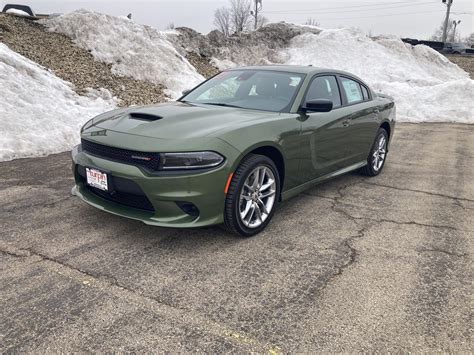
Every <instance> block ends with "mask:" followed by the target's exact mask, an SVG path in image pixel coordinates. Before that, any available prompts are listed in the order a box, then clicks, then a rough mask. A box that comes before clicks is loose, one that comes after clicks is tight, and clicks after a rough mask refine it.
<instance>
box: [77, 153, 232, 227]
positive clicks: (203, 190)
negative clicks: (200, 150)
mask: <svg viewBox="0 0 474 355" xmlns="http://www.w3.org/2000/svg"><path fill="white" fill-rule="evenodd" d="M230 150H231V149H230ZM230 150H229V151H228V152H226V153H227V154H226V161H225V162H224V163H223V164H222V165H221V166H219V167H218V168H215V169H212V170H207V171H196V170H195V171H188V172H176V173H168V172H167V173H157V174H149V173H147V172H145V171H143V170H142V169H140V168H139V167H137V166H133V165H128V164H123V163H120V162H115V161H111V160H107V159H103V158H100V157H96V156H93V155H90V154H88V153H86V152H83V151H82V150H81V148H80V146H77V147H75V148H74V149H73V151H72V161H73V165H72V169H73V174H74V177H75V181H76V185H75V186H74V187H73V188H72V190H71V192H72V194H73V195H75V196H77V197H79V198H80V199H82V200H83V201H84V202H86V203H88V204H89V205H91V206H94V207H96V208H98V209H101V210H103V211H106V212H109V213H113V214H115V215H119V216H122V217H127V218H132V219H136V220H140V221H142V222H144V223H146V224H149V225H155V226H164V227H179V228H186V227H201V226H207V225H213V224H220V223H223V221H224V217H223V211H224V203H225V192H224V190H225V186H226V183H227V179H228V177H229V174H230V173H231V171H232V165H231V164H232V161H233V159H234V158H235V157H236V156H238V154H239V153H238V152H237V151H230ZM229 155H231V157H229ZM229 158H231V159H229ZM86 167H88V168H95V169H98V170H100V171H103V172H106V173H107V174H108V179H109V185H110V187H109V188H110V192H111V193H110V194H109V193H107V194H101V193H98V191H97V190H94V189H93V188H91V187H89V186H88V185H87V184H86V182H85V181H86V179H85V174H84V171H85V168H86ZM123 189H128V190H127V191H126V192H124V191H123ZM116 190H119V191H116ZM130 192H132V194H130ZM120 194H122V195H120ZM104 196H105V198H104ZM117 196H118V197H120V196H122V197H121V198H117ZM137 196H139V197H137ZM127 198H131V199H130V201H128V200H127ZM132 200H138V201H141V202H143V201H145V202H146V200H148V202H149V204H148V203H145V206H150V204H151V206H152V207H151V206H150V208H146V209H143V208H136V207H130V205H127V204H128V202H131V201H132ZM141 202H140V203H141ZM124 203H125V204H124ZM189 206H194V207H193V209H192V210H191V211H190V209H189ZM196 212H197V213H196Z"/></svg>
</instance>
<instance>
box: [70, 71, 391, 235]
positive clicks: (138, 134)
mask: <svg viewBox="0 0 474 355" xmlns="http://www.w3.org/2000/svg"><path fill="white" fill-rule="evenodd" d="M394 127H395V105H394V102H393V99H391V98H390V97H388V96H384V95H381V94H376V93H375V92H373V91H372V90H371V89H370V87H369V86H368V85H367V84H365V83H364V82H363V81H362V80H361V79H359V78H357V77H356V76H354V75H352V74H349V73H346V72H342V71H337V70H329V69H318V68H313V67H311V66H254V67H244V68H236V69H230V70H226V71H224V72H221V73H219V74H217V75H216V76H214V77H212V78H211V79H209V80H207V81H205V82H203V83H202V84H200V85H199V86H197V87H195V88H194V89H192V90H190V91H188V92H185V93H184V94H183V96H182V97H181V98H180V99H179V100H177V101H176V102H168V103H164V104H157V105H148V106H134V107H129V108H125V109H118V110H114V111H111V112H107V113H104V114H102V115H99V116H97V117H95V118H93V119H91V120H90V121H89V122H87V123H86V124H85V125H84V126H83V127H82V129H81V144H80V145H78V146H77V147H75V148H74V149H73V152H72V160H73V172H74V177H75V181H76V185H75V186H74V187H73V189H72V193H73V194H74V195H76V196H78V197H80V198H81V199H82V200H84V201H85V202H87V203H88V204H90V205H92V206H94V207H97V208H99V209H101V210H104V211H107V212H110V213H114V214H116V215H119V216H124V217H128V218H133V219H137V220H140V221H142V222H144V223H146V224H150V225H156V226H166V227H200V226H207V225H212V224H222V223H223V224H224V225H225V226H226V227H227V229H229V230H230V231H232V232H235V233H238V234H240V235H242V236H252V235H255V234H257V233H259V232H260V231H262V230H263V229H264V228H265V227H266V226H267V224H268V223H269V222H270V220H271V218H272V216H273V214H274V213H275V207H276V205H277V203H278V202H279V201H282V200H286V199H288V198H290V197H292V196H294V195H296V194H297V193H299V192H301V191H303V190H305V189H307V188H309V187H311V186H314V185H315V184H317V183H320V182H322V181H325V180H327V179H329V178H332V177H334V176H337V175H340V174H344V173H347V172H349V171H351V170H356V169H359V170H360V171H361V172H362V173H363V174H365V175H368V176H375V175H378V174H379V173H380V172H381V171H382V169H383V166H384V163H385V160H386V157H387V152H388V148H389V143H390V139H391V137H392V136H393V131H394Z"/></svg>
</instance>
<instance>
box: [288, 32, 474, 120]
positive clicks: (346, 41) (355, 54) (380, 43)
mask: <svg viewBox="0 0 474 355" xmlns="http://www.w3.org/2000/svg"><path fill="white" fill-rule="evenodd" d="M282 54H283V56H284V57H285V59H284V61H285V62H286V64H299V65H308V64H312V65H313V66H315V67H324V68H333V69H340V70H345V71H348V72H350V73H353V74H355V75H357V76H359V77H360V78H361V79H363V80H364V81H366V82H367V83H368V84H369V85H370V86H371V87H372V89H374V90H375V91H376V92H382V93H385V94H388V95H390V96H393V97H394V98H395V102H396V104H397V116H398V120H399V121H406V122H463V123H474V80H471V79H469V75H468V74H467V73H466V72H465V71H463V70H462V69H460V68H459V67H458V66H457V65H455V64H452V63H451V62H450V61H449V60H448V59H446V58H445V57H444V56H443V55H441V54H439V53H438V52H436V51H434V50H432V49H431V48H429V47H426V46H423V45H420V46H415V47H412V46H411V45H408V44H405V43H403V42H402V41H401V40H400V39H398V38H396V37H379V38H377V39H371V38H369V37H367V36H366V35H364V34H363V33H361V32H359V31H357V30H351V29H337V30H323V31H322V32H321V33H320V34H313V33H305V34H302V35H300V36H297V37H295V38H293V39H292V40H291V43H290V46H289V47H288V48H286V49H284V50H282Z"/></svg>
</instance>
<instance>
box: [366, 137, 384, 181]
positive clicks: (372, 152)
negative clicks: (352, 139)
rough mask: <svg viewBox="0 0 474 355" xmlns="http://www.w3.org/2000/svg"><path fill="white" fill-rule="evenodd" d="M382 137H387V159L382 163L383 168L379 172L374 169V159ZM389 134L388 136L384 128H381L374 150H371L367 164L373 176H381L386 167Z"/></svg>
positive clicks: (373, 146)
mask: <svg viewBox="0 0 474 355" xmlns="http://www.w3.org/2000/svg"><path fill="white" fill-rule="evenodd" d="M380 136H384V137H385V142H386V143H385V159H384V160H383V162H382V166H381V167H380V169H379V170H375V169H374V166H373V159H374V156H373V154H374V150H375V149H376V147H377V145H378V142H379V140H380ZM387 148H388V134H387V131H386V130H384V129H383V128H380V129H379V130H378V132H377V135H376V136H375V141H374V144H373V145H372V148H371V149H370V153H369V157H368V159H367V164H368V168H369V169H370V172H371V175H372V176H376V175H378V174H380V173H381V172H382V170H383V167H384V166H385V162H386V161H387V154H388V149H387Z"/></svg>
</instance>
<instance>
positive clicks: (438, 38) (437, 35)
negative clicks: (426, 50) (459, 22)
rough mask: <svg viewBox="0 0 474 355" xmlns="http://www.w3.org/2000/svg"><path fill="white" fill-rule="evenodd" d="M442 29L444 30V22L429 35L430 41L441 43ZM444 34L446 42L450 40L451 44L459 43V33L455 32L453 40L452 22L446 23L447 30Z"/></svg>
mask: <svg viewBox="0 0 474 355" xmlns="http://www.w3.org/2000/svg"><path fill="white" fill-rule="evenodd" d="M443 28H444V21H443V22H442V23H441V25H440V26H439V27H438V28H437V29H436V30H435V32H434V33H433V34H432V35H431V37H430V40H432V41H438V42H442V41H443ZM446 33H447V36H446V38H448V41H449V39H451V42H459V41H460V40H461V36H460V34H459V32H457V33H456V34H455V38H453V34H454V24H453V22H452V21H449V22H448V30H447V31H446Z"/></svg>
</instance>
